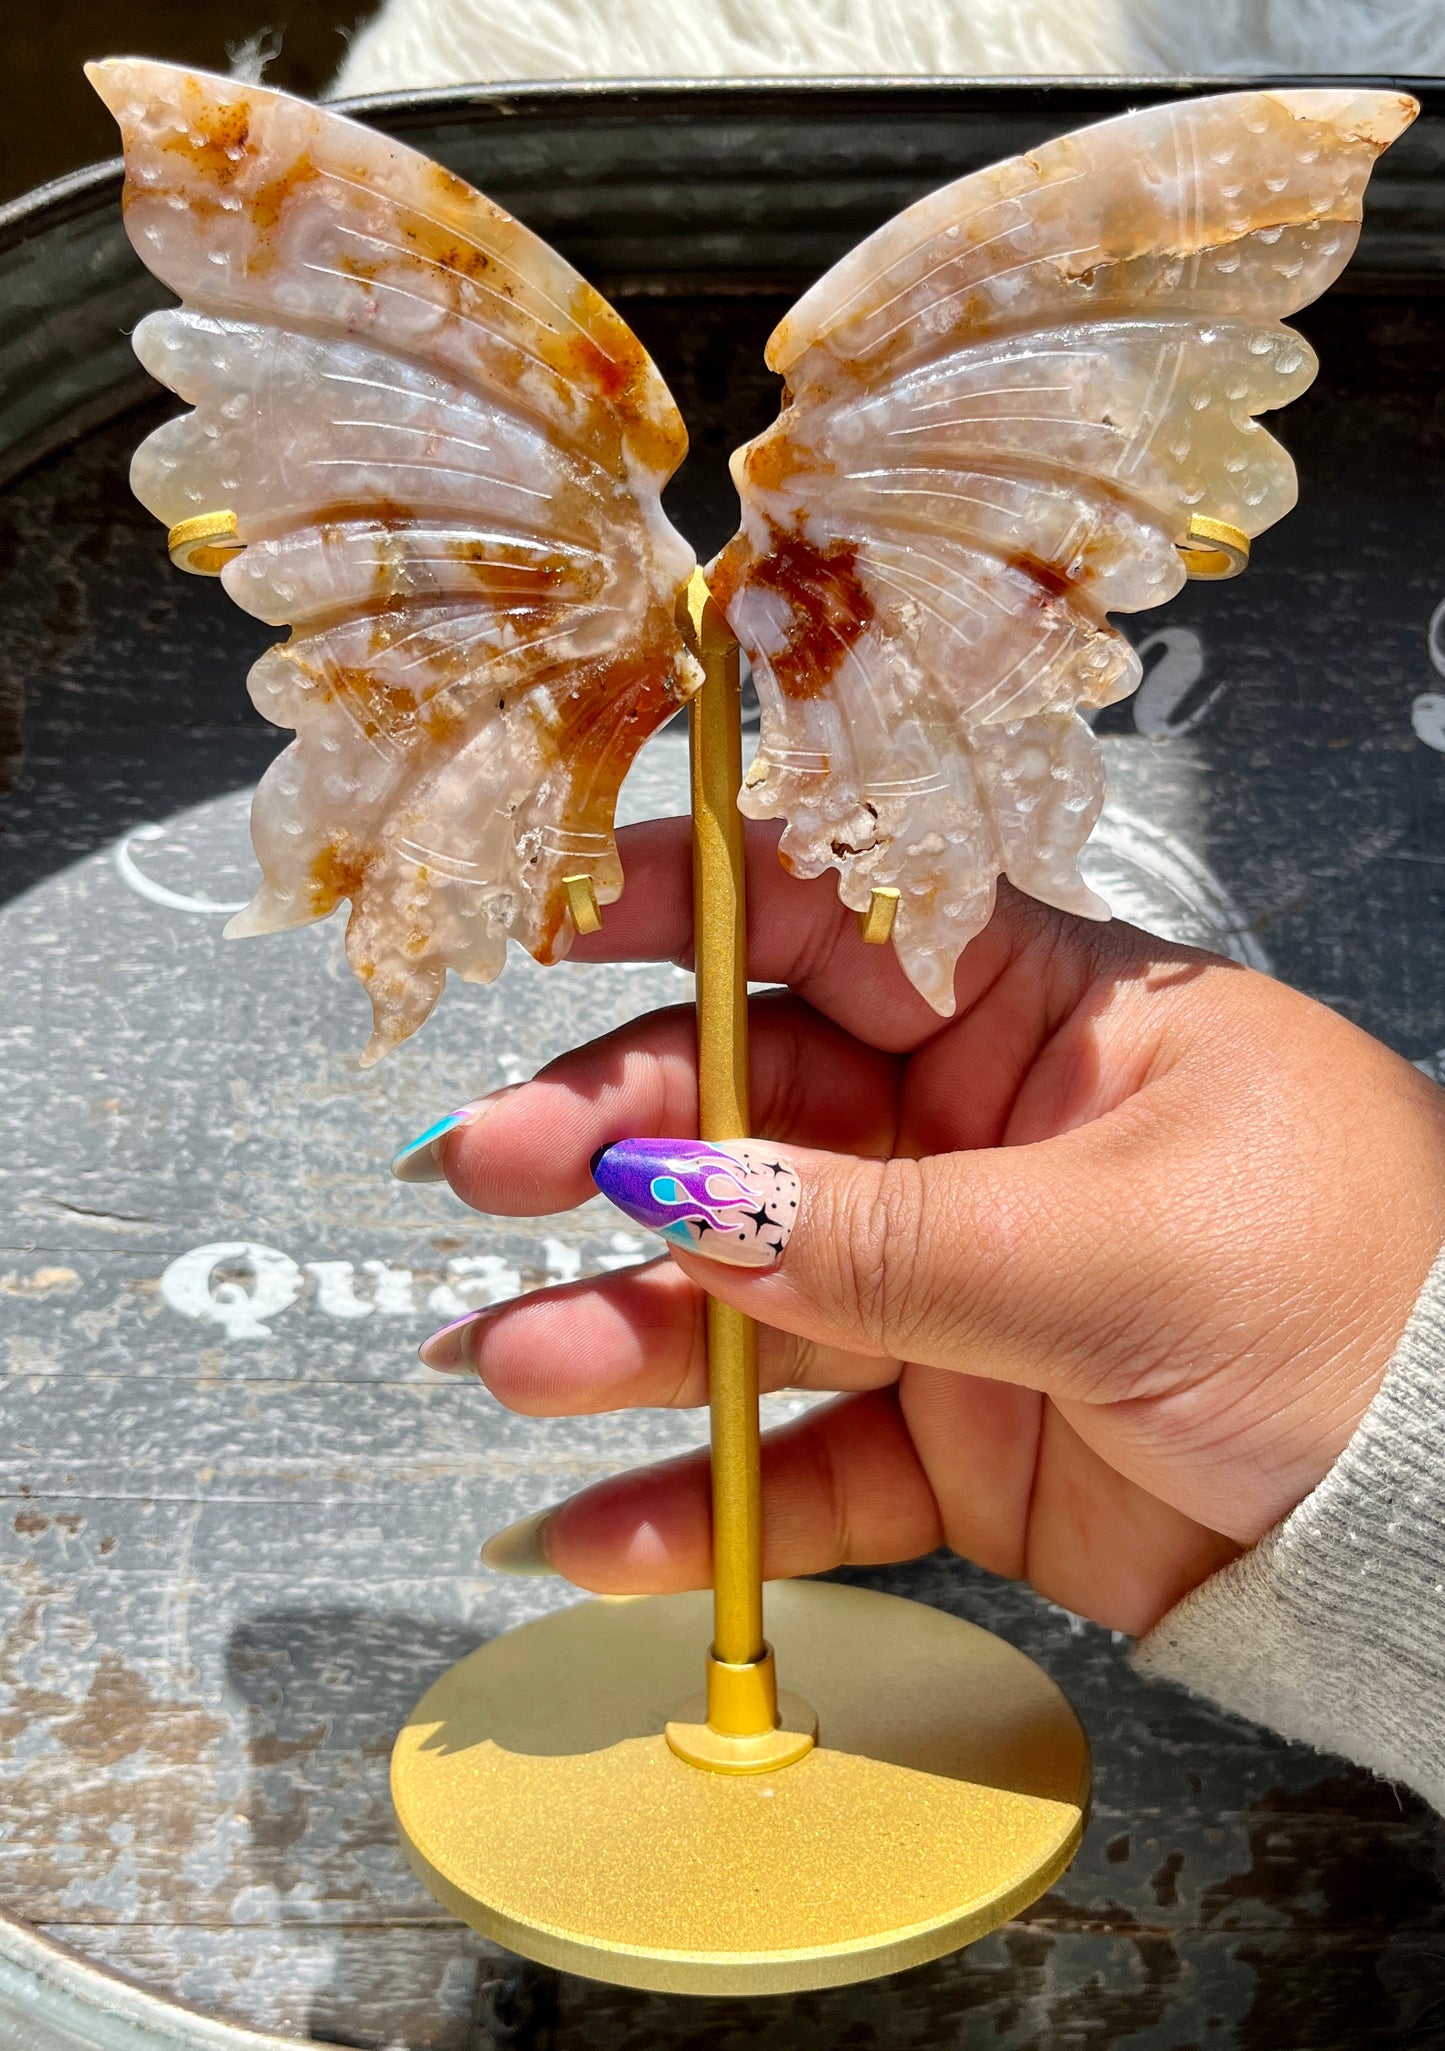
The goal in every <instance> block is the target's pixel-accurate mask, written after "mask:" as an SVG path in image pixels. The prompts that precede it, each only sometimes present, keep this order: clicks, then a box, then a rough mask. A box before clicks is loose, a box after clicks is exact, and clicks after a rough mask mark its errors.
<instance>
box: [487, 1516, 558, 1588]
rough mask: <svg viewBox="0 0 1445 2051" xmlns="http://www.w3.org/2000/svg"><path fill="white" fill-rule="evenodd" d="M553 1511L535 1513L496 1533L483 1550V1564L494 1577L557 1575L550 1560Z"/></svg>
mask: <svg viewBox="0 0 1445 2051" xmlns="http://www.w3.org/2000/svg"><path fill="white" fill-rule="evenodd" d="M551 1515H552V1512H551V1511H550V1510H535V1511H534V1512H533V1513H532V1515H531V1516H530V1517H519V1518H518V1519H517V1521H516V1523H515V1524H508V1525H507V1526H506V1527H505V1529H504V1530H501V1531H498V1532H495V1533H494V1534H493V1536H492V1537H491V1538H489V1539H488V1540H487V1542H486V1544H485V1545H484V1546H483V1547H482V1565H483V1566H484V1567H490V1568H491V1570H492V1572H493V1573H494V1574H555V1573H556V1571H557V1569H556V1568H555V1567H554V1566H553V1565H552V1562H551V1561H550V1560H549V1559H548V1557H547V1523H548V1520H549V1519H550V1517H551Z"/></svg>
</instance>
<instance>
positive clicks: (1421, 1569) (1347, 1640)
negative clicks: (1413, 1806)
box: [1134, 1253, 1445, 1812]
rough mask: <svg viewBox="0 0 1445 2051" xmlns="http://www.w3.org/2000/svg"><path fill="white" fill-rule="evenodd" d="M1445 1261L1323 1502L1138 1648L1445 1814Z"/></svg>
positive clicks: (1163, 1667) (1321, 1491)
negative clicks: (1412, 1791) (1418, 1796)
mask: <svg viewBox="0 0 1445 2051" xmlns="http://www.w3.org/2000/svg"><path fill="white" fill-rule="evenodd" d="M1442 1447H1445V1253H1442V1254H1441V1256H1440V1258H1439V1259H1438V1260H1437V1261H1436V1263H1435V1266H1434V1268H1433V1269H1432V1271H1431V1273H1430V1276H1429V1278H1428V1280H1427V1281H1426V1283H1425V1287H1424V1289H1423V1290H1422V1291H1421V1293H1420V1300H1419V1302H1418V1303H1417V1304H1416V1306H1415V1310H1414V1313H1413V1315H1412V1316H1411V1319H1410V1323H1409V1325H1408V1327H1407V1328H1406V1331H1405V1335H1404V1337H1403V1338H1402V1339H1401V1341H1400V1344H1399V1346H1398V1347H1397V1348H1396V1351H1395V1356H1394V1358H1393V1359H1392V1360H1391V1362H1390V1365H1389V1367H1388V1368H1387V1369H1386V1372H1385V1379H1384V1381H1383V1382H1382V1383H1381V1385H1380V1391H1379V1394H1378V1395H1377V1396H1376V1397H1375V1400H1374V1402H1373V1403H1372V1404H1371V1405H1370V1407H1369V1409H1368V1410H1367V1411H1366V1412H1365V1415H1364V1418H1363V1420H1362V1422H1361V1424H1360V1427H1359V1429H1358V1431H1357V1432H1356V1433H1355V1435H1354V1437H1353V1438H1352V1439H1351V1441H1350V1443H1349V1445H1348V1446H1346V1448H1345V1450H1344V1452H1343V1453H1342V1454H1341V1455H1340V1457H1339V1459H1338V1460H1337V1461H1336V1463H1335V1465H1334V1466H1333V1467H1332V1468H1331V1470H1330V1472H1329V1473H1328V1474H1327V1475H1326V1476H1325V1478H1324V1480H1323V1481H1322V1482H1321V1483H1320V1485H1319V1487H1318V1488H1317V1489H1316V1490H1315V1492H1314V1494H1313V1495H1310V1496H1307V1497H1306V1498H1305V1500H1304V1501H1303V1502H1302V1503H1301V1504H1300V1506H1299V1508H1298V1509H1297V1510H1295V1511H1294V1512H1293V1514H1292V1515H1290V1516H1288V1517H1286V1518H1285V1520H1284V1522H1283V1524H1280V1525H1278V1526H1276V1528H1275V1529H1274V1530H1273V1531H1271V1532H1270V1534H1269V1535H1268V1537H1267V1538H1265V1539H1264V1540H1262V1542H1261V1543H1260V1544H1259V1545H1257V1546H1256V1547H1255V1548H1254V1551H1253V1552H1250V1553H1246V1554H1245V1555H1244V1558H1243V1559H1241V1560H1237V1561H1236V1562H1235V1563H1234V1565H1233V1566H1232V1567H1226V1568H1225V1569H1224V1570H1223V1572H1222V1573H1219V1574H1216V1575H1214V1577H1213V1578H1212V1579H1211V1580H1208V1581H1206V1582H1204V1583H1203V1585H1202V1586H1201V1587H1199V1588H1196V1589H1195V1590H1194V1592H1193V1594H1192V1595H1186V1596H1185V1598H1184V1600H1183V1601H1182V1602H1181V1603H1178V1604H1176V1606H1175V1607H1174V1608H1173V1609H1172V1610H1170V1611H1169V1613H1168V1615H1167V1616H1166V1617H1164V1618H1163V1619H1161V1621H1160V1622H1159V1623H1158V1624H1156V1625H1155V1627H1154V1629H1153V1630H1152V1631H1151V1632H1150V1633H1149V1635H1148V1637H1147V1638H1144V1639H1142V1640H1141V1641H1140V1643H1139V1645H1138V1647H1137V1649H1136V1651H1135V1654H1134V1661H1135V1664H1136V1666H1138V1667H1139V1668H1140V1669H1141V1671H1143V1672H1144V1673H1146V1674H1153V1675H1155V1676H1156V1677H1158V1678H1162V1679H1164V1680H1169V1681H1182V1682H1183V1683H1184V1685H1185V1686H1186V1687H1188V1688H1192V1689H1193V1690H1194V1691H1195V1692H1196V1693H1197V1694H1200V1695H1207V1696H1208V1697H1209V1698H1210V1700H1211V1701H1214V1702H1220V1703H1222V1704H1223V1705H1224V1707H1225V1708H1226V1709H1233V1710H1235V1711H1236V1712H1237V1713H1238V1714H1239V1715H1241V1716H1251V1717H1253V1718H1254V1719H1255V1720H1256V1721H1257V1722H1259V1723H1267V1724H1271V1725H1273V1727H1274V1729H1275V1730H1277V1731H1282V1732H1283V1733H1284V1735H1285V1736H1286V1737H1287V1738H1298V1739H1301V1740H1302V1741H1303V1742H1304V1743H1305V1744H1307V1745H1315V1746H1318V1747H1319V1748H1320V1749H1321V1750H1323V1751H1326V1752H1339V1753H1342V1754H1343V1755H1344V1757H1345V1758H1346V1759H1353V1760H1354V1761H1355V1762H1356V1764H1357V1765H1360V1766H1368V1767H1370V1768H1372V1769H1373V1771H1374V1772H1376V1773H1379V1774H1383V1775H1384V1776H1385V1778H1386V1779H1388V1780H1401V1781H1403V1782H1404V1783H1405V1785H1406V1786H1407V1787H1412V1788H1414V1789H1415V1791H1416V1793H1417V1794H1421V1795H1423V1796H1424V1797H1425V1800H1426V1801H1427V1802H1431V1803H1433V1804H1434V1806H1435V1807H1436V1808H1437V1809H1439V1810H1441V1811H1442V1812H1445V1461H1442V1456H1441V1449H1442Z"/></svg>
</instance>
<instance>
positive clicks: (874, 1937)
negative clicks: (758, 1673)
mask: <svg viewBox="0 0 1445 2051" xmlns="http://www.w3.org/2000/svg"><path fill="white" fill-rule="evenodd" d="M710 1622H711V1608H710V1598H709V1597H708V1596H706V1595H669V1596H650V1597H646V1598H641V1599H637V1600H630V1601H607V1600H603V1601H597V1602H586V1603H582V1604H579V1605H578V1606H577V1607H576V1608H573V1609H566V1610H561V1611H559V1612H557V1613H556V1614H555V1615H552V1616H549V1617H544V1618H543V1619H542V1620H541V1621H540V1622H538V1623H534V1624H528V1625H525V1626H524V1627H523V1628H522V1629H521V1630H519V1631H512V1632H509V1633H508V1634H507V1635H506V1636H504V1637H501V1638H497V1639H494V1640H493V1641H492V1642H491V1643H490V1644H488V1645H484V1646H482V1648H481V1649H480V1650H479V1651H477V1652H474V1653H472V1654H471V1655H470V1656H469V1657H468V1658H466V1659H463V1660H461V1661H460V1662H459V1663H458V1664H457V1665H456V1666H454V1667H453V1668H452V1669H451V1671H450V1672H449V1673H446V1674H444V1675H443V1676H442V1678H441V1679H440V1680H439V1681H438V1682H437V1683H436V1685H435V1687H433V1688H431V1689H430V1690H429V1691H428V1692H427V1694H426V1695H424V1696H423V1697H422V1700H421V1701H420V1702H419V1703H418V1704H417V1707H416V1709H415V1711H414V1712H413V1715H412V1717H411V1720H410V1722H409V1723H408V1724H407V1726H406V1728H405V1730H404V1731H403V1732H402V1734H401V1736H400V1737H399V1738H398V1739H397V1742H396V1748H395V1751H394V1752H393V1754H392V1764H391V1788H392V1800H393V1802H394V1804H395V1807H396V1815H397V1822H398V1825H399V1827H400V1831H401V1839H402V1844H403V1846H404V1847H405V1850H406V1853H407V1856H408V1858H409V1859H410V1860H411V1863H412V1865H413V1867H414V1868H415V1869H416V1871H417V1873H418V1874H419V1875H420V1876H421V1878H422V1880H423V1881H424V1882H425V1883H426V1885H427V1887H429V1888H430V1889H431V1891H432V1893H433V1894H434V1895H435V1896H436V1897H437V1898H438V1900H440V1901H442V1902H443V1903H445V1905H446V1906H447V1907H448V1908H449V1909H451V1910H452V1911H453V1913H454V1914H456V1915H458V1916H460V1917H461V1918H462V1920H463V1921H464V1922H467V1923H470V1924H471V1925H472V1926H473V1927H474V1928H475V1929H478V1930H481V1931H483V1932H484V1933H485V1934H486V1935H487V1936H489V1937H492V1938H495V1939H497V1940H498V1941H499V1942H501V1943H502V1944H505V1945H509V1946H510V1947H511V1949H512V1950H514V1951H519V1952H521V1953H522V1954H523V1955H524V1956H525V1957H527V1958H532V1959H536V1960H538V1961H539V1962H540V1963H541V1964H543V1965H549V1966H555V1967H558V1968H559V1969H561V1970H564V1971H567V1972H573V1973H584V1974H589V1975H590V1976H591V1977H592V1978H594V1979H600V1980H610V1981H613V1982H616V1983H617V1984H619V1985H622V1986H628V1987H648V1988H655V1989H659V1990H662V1991H665V1992H672V1993H690V1994H771V1993H778V1992H783V1991H787V1990H790V1989H796V1988H807V1987H829V1986H837V1985H841V1984H842V1983H844V1982H846V1981H849V1980H863V1979H868V1978H871V1977H872V1976H874V1975H875V1974H878V1973H890V1972H896V1971H898V1970H899V1969H900V1968H901V1967H904V1966H911V1965H917V1964H920V1963H921V1962H922V1961H923V1960H925V1959H930V1958H937V1957H939V1956H940V1955H941V1954H942V1953H944V1952H947V1951H953V1950H955V1949H957V1947H958V1946H959V1945H961V1944H967V1943H969V1942H970V1941H971V1940H972V1939H974V1938H976V1937H981V1936H983V1935H984V1934H985V1932H986V1931H989V1930H992V1929H994V1928H995V1927H996V1926H997V1925H998V1924H1000V1923H1002V1922H1005V1921H1007V1919H1008V1918H1009V1917H1010V1916H1011V1915H1014V1914H1015V1913H1016V1912H1017V1911H1018V1910H1019V1909H1021V1908H1023V1907H1025V1906H1026V1905H1027V1904H1028V1903H1029V1902H1031V1901H1033V1900H1035V1899H1036V1898H1037V1897H1038V1896H1039V1895H1040V1894H1042V1893H1043V1891H1044V1889H1045V1888H1046V1887H1048V1886H1049V1885H1050V1884H1051V1882H1052V1881H1054V1880H1055V1879H1056V1878H1057V1877H1058V1875H1059V1874H1060V1873H1062V1872H1063V1870H1064V1868H1065V1867H1066V1866H1067V1865H1068V1863H1069V1860H1070V1859H1071V1858H1072V1857H1073V1854H1074V1851H1075V1849H1076V1847H1077V1845H1078V1842H1079V1838H1080V1836H1081V1835H1082V1832H1083V1827H1084V1816H1085V1810H1086V1807H1087V1802H1088V1785H1089V1751H1088V1745H1087V1743H1086V1741H1085V1739H1084V1734H1083V1732H1082V1730H1081V1729H1080V1728H1079V1724H1078V1721H1077V1719H1076V1718H1075V1716H1074V1713H1073V1711H1072V1710H1071V1709H1070V1708H1069V1705H1068V1703H1067V1702H1066V1701H1065V1700H1064V1698H1063V1696H1062V1695H1061V1694H1060V1693H1059V1691H1058V1689H1057V1688H1056V1687H1055V1686H1054V1684H1053V1682H1052V1681H1050V1680H1049V1679H1048V1677H1047V1676H1046V1675H1045V1674H1044V1673H1042V1672H1041V1671H1040V1669H1039V1668H1038V1667H1036V1666H1035V1665H1034V1664H1033V1662H1032V1660H1030V1659H1027V1658H1026V1657H1025V1656H1024V1654H1023V1653H1021V1652H1018V1651H1016V1650H1015V1649H1014V1648H1013V1647H1012V1646H1011V1645H1007V1644H1005V1643H1004V1642H1003V1640H1002V1639H999V1638H994V1637H992V1636H991V1635H990V1634H989V1633H988V1632H987V1631H980V1630H978V1629H976V1628H975V1627H974V1626H973V1625H972V1624H965V1623H960V1622H959V1621H958V1619H957V1618H955V1617H950V1616H945V1615H943V1614H942V1613H941V1612H940V1611H938V1610H933V1609H928V1608H925V1607H924V1606H923V1605H922V1604H920V1603H913V1602H903V1601H900V1600H899V1599H898V1598H897V1597H896V1596H891V1595H875V1594H872V1593H870V1592H869V1591H867V1590H865V1589H857V1588H844V1587H838V1586H835V1585H833V1584H832V1583H827V1582H820V1581H787V1582H780V1583H777V1584H775V1585H773V1586H772V1587H770V1589H769V1591H768V1635H769V1637H770V1639H771V1640H772V1642H773V1644H774V1645H775V1647H776V1649H777V1659H778V1671H779V1674H780V1676H781V1677H782V1679H783V1681H784V1683H785V1685H786V1686H788V1687H789V1688H792V1689H796V1691H797V1692H798V1693H799V1694H800V1695H802V1696H804V1697H806V1699H807V1701H808V1702H809V1703H811V1704H812V1706H813V1707H814V1708H815V1709H816V1711H817V1714H818V1720H819V1742H818V1744H817V1745H816V1746H815V1747H813V1748H812V1749H811V1750H810V1751H809V1752H808V1753H807V1754H806V1756H805V1757H803V1758H801V1759H799V1760H798V1762H797V1763H796V1764H795V1765H791V1766H786V1767H783V1768H781V1769H780V1770H778V1771H775V1772H771V1773H752V1774H736V1773H732V1774H729V1773H714V1772H709V1771H707V1770H706V1769H705V1768H703V1767H698V1766H692V1765H688V1764H687V1763H685V1762H684V1761H683V1760H682V1759H680V1758H678V1756H677V1755H676V1754H675V1753H674V1752H673V1751H671V1750H670V1749H669V1747H668V1744H667V1740H666V1739H665V1737H664V1736H663V1730H664V1727H665V1725H666V1723H667V1722H668V1719H669V1718H670V1717H671V1716H673V1715H674V1714H675V1712H676V1709H677V1705H678V1703H679V1701H680V1700H681V1699H682V1698H683V1697H685V1696H687V1695H688V1694H690V1693H692V1692H693V1691H694V1690H695V1689H696V1686H697V1681H698V1676H699V1673H700V1671H701V1668H702V1665H703V1660H704V1657H705V1654H706V1648H707V1643H708V1636H709V1628H710Z"/></svg>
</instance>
